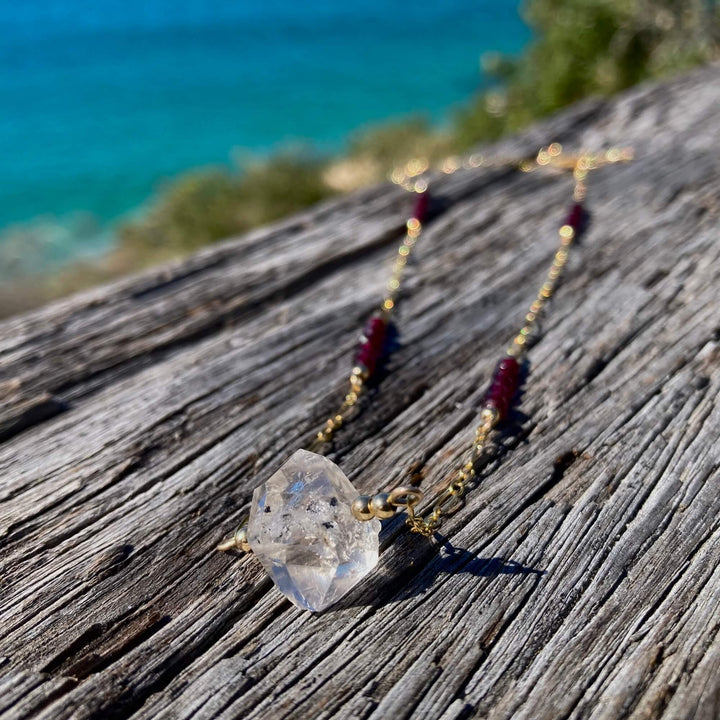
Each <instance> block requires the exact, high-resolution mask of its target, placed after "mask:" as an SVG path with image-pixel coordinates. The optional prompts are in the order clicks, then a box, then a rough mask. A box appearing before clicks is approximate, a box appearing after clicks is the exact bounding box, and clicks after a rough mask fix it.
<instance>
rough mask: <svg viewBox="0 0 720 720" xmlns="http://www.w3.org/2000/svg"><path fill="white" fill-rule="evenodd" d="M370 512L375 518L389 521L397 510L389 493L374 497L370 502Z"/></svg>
mask: <svg viewBox="0 0 720 720" xmlns="http://www.w3.org/2000/svg"><path fill="white" fill-rule="evenodd" d="M370 510H372V513H373V515H375V517H377V518H380V519H381V520H387V518H391V517H392V516H393V515H394V514H395V508H394V507H393V506H392V505H391V504H390V496H389V495H388V493H378V494H377V495H373V497H372V500H370Z"/></svg>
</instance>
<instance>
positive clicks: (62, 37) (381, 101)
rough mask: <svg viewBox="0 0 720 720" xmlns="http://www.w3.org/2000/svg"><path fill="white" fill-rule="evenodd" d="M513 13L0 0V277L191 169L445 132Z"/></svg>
mask: <svg viewBox="0 0 720 720" xmlns="http://www.w3.org/2000/svg"><path fill="white" fill-rule="evenodd" d="M528 39H529V31H528V29H527V28H526V26H525V25H524V24H523V23H522V21H521V20H520V17H519V14H518V2H517V0H442V1H438V2H419V3H418V2H416V3H410V2H407V1H404V2H399V1H396V0H365V1H364V2H362V3H353V4H349V3H344V2H341V1H339V0H305V1H304V2H298V1H297V0H263V2H249V1H246V0H240V1H238V2H234V3H233V2H220V1H219V0H173V1H172V2H170V1H169V0H102V1H101V2H96V1H93V2H91V1H90V0H65V1H61V0H31V1H30V2H10V0H0V157H1V158H2V168H3V177H2V183H0V279H2V278H3V277H8V276H9V275H12V274H18V273H22V272H27V271H35V270H40V269H45V268H47V267H49V266H52V265H58V264H61V263H63V262H67V261H68V260H72V259H75V258H78V257H82V256H84V255H87V254H92V253H97V252H99V251H101V250H102V249H104V248H106V247H107V246H108V245H109V244H110V243H111V242H112V234H111V232H107V229H108V228H110V229H111V228H112V221H114V220H116V219H117V218H118V217H120V216H122V215H123V214H125V213H128V212H132V211H133V210H135V209H136V208H138V207H139V206H140V205H142V204H143V203H144V202H146V201H147V200H148V198H149V197H150V196H151V195H152V193H153V192H154V191H155V190H156V189H157V188H158V187H159V186H160V185H161V184H162V182H164V181H166V180H167V179H168V178H172V177H173V176H174V175H176V174H178V173H180V172H182V171H183V170H187V169H188V168H192V167H196V166H202V165H209V164H229V163H231V162H232V158H233V156H234V154H235V153H237V152H245V151H251V152H254V153H260V154H262V153H267V152H270V151H272V150H273V149H275V148H277V147H281V146H283V145H287V144H288V143H291V142H294V141H308V142H311V143H313V144H314V145H316V146H318V147H319V148H320V149H322V150H328V151H332V150H337V149H340V148H341V147H342V144H343V142H344V141H345V140H346V139H347V138H348V136H349V134H350V133H352V132H353V131H355V130H356V129H358V128H359V127H362V126H363V125H367V124H369V123H373V122H377V121H382V120H385V119H389V118H395V117H401V116H403V115H407V114H409V113H417V112H420V113H425V114H427V115H428V116H429V117H431V118H432V119H433V120H435V121H437V122H442V120H443V118H445V117H447V113H448V112H449V111H451V109H452V108H453V106H455V105H457V103H459V102H461V101H463V100H465V99H467V98H468V97H469V96H470V95H471V94H472V93H473V91H475V90H476V89H477V88H478V87H479V86H480V73H479V58H480V56H481V54H482V53H484V52H486V51H500V52H509V53H514V52H518V51H519V50H521V49H522V47H523V45H524V44H525V43H526V42H527V41H528Z"/></svg>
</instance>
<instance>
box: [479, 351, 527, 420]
mask: <svg viewBox="0 0 720 720" xmlns="http://www.w3.org/2000/svg"><path fill="white" fill-rule="evenodd" d="M519 385H520V365H519V363H518V361H517V360H516V359H515V358H514V357H510V356H508V357H505V358H503V359H502V360H501V361H500V362H499V363H498V364H497V367H496V368H495V372H494V373H493V379H492V382H491V383H490V387H489V388H488V390H487V392H486V393H485V405H486V406H488V407H494V408H495V409H496V410H497V411H498V415H499V417H500V419H501V420H504V419H505V418H506V417H507V414H508V412H509V411H510V407H511V406H512V402H513V400H514V399H515V396H516V395H517V391H518V387H519Z"/></svg>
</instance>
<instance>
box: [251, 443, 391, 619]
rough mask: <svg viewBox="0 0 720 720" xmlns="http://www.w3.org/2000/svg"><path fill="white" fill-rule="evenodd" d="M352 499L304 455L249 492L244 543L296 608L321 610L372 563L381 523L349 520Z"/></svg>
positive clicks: (323, 461) (312, 456)
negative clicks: (250, 499) (248, 508)
mask: <svg viewBox="0 0 720 720" xmlns="http://www.w3.org/2000/svg"><path fill="white" fill-rule="evenodd" d="M357 496H358V492H357V490H355V488H354V487H353V485H352V483H351V482H350V481H349V480H348V479H347V478H346V477H345V475H343V473H342V471H341V470H340V468H339V467H338V466H337V465H335V463H333V462H332V461H330V460H328V459H327V458H326V457H323V456H322V455H317V454H316V453H312V452H309V451H307V450H297V451H296V452H295V453H293V455H292V456H291V457H290V459H289V460H287V461H286V462H285V464H284V465H283V466H282V467H281V468H280V469H279V470H278V471H277V472H276V473H275V474H274V475H272V476H271V477H270V478H269V479H268V480H267V482H265V483H263V484H262V485H260V487H258V488H256V489H255V492H254V493H253V499H252V508H251V509H250V519H249V521H248V526H247V539H248V542H249V543H250V547H251V548H252V551H253V553H254V554H255V556H256V557H257V558H258V560H260V562H261V563H262V565H263V567H264V568H265V570H266V571H267V573H268V574H269V575H270V577H271V578H272V579H273V580H274V581H275V584H276V585H277V586H278V589H279V590H280V591H281V592H282V593H284V594H285V595H287V597H288V598H289V599H290V600H291V601H292V602H293V603H295V605H297V606H298V607H301V608H305V609H307V610H312V611H313V612H318V611H320V610H324V609H325V608H326V607H328V606H329V605H332V604H333V603H334V602H336V601H337V600H339V599H340V598H341V597H342V596H343V595H344V594H345V593H346V592H348V590H350V589H351V588H352V587H353V586H354V585H356V584H357V583H358V582H359V581H360V580H362V578H363V577H365V575H367V574H368V573H369V572H370V570H372V569H373V568H374V567H375V565H376V564H377V561H378V534H379V532H380V522H379V520H375V519H373V520H370V521H368V522H361V521H359V520H356V519H355V517H354V516H353V514H352V512H351V510H350V506H351V504H352V501H353V500H354V499H355V498H356V497H357Z"/></svg>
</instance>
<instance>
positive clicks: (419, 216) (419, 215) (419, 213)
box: [413, 190, 430, 223]
mask: <svg viewBox="0 0 720 720" xmlns="http://www.w3.org/2000/svg"><path fill="white" fill-rule="evenodd" d="M429 204H430V194H429V193H428V191H427V190H425V191H423V192H421V193H418V197H417V200H415V209H414V210H413V217H414V218H415V219H416V220H419V221H420V222H421V223H422V222H425V218H426V217H427V210H428V205H429Z"/></svg>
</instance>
